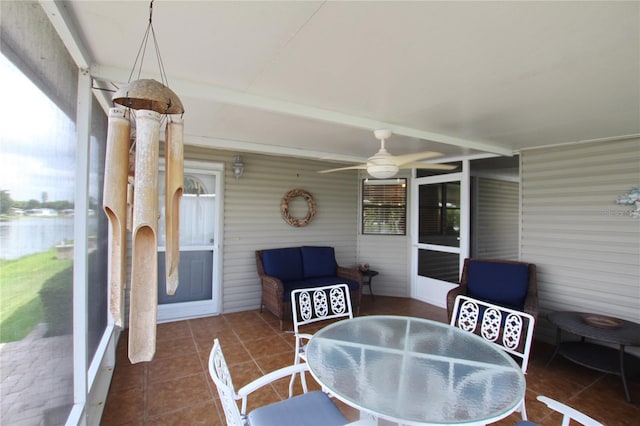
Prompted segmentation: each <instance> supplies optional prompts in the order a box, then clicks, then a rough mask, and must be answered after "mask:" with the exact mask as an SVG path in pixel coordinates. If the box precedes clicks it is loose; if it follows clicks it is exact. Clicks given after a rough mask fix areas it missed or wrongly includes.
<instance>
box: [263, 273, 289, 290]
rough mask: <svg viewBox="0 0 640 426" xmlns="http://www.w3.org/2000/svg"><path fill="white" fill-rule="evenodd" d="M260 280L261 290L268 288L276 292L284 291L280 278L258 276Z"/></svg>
mask: <svg viewBox="0 0 640 426" xmlns="http://www.w3.org/2000/svg"><path fill="white" fill-rule="evenodd" d="M260 280H261V281H262V288H263V289H264V288H268V289H270V290H273V291H277V290H278V289H282V290H284V284H283V283H282V280H281V279H280V278H277V277H273V276H271V275H260Z"/></svg>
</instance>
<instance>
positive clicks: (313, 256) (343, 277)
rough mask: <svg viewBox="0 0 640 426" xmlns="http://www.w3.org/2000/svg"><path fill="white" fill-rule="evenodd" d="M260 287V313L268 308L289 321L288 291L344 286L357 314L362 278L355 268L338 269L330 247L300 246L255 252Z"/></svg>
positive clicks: (282, 320) (289, 303) (289, 300)
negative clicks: (349, 292) (343, 284)
mask: <svg viewBox="0 0 640 426" xmlns="http://www.w3.org/2000/svg"><path fill="white" fill-rule="evenodd" d="M256 264H257V267H258V276H259V277H260V280H261V283H262V303H261V306H260V311H262V309H263V308H267V309H268V310H269V311H270V312H271V313H273V314H274V315H275V316H276V317H278V319H279V320H280V329H282V328H283V325H284V320H285V319H289V318H291V291H292V290H295V289H298V288H312V287H320V286H324V285H330V284H339V283H345V284H347V285H349V290H350V291H351V304H352V306H353V310H354V312H358V306H359V305H360V299H361V297H362V274H361V272H360V271H359V270H358V269H357V268H346V267H342V266H338V264H337V262H336V258H335V252H334V249H333V247H325V246H301V247H287V248H277V249H268V250H257V251H256Z"/></svg>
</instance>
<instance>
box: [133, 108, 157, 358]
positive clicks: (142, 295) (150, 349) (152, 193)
mask: <svg viewBox="0 0 640 426" xmlns="http://www.w3.org/2000/svg"><path fill="white" fill-rule="evenodd" d="M160 117H161V115H160V114H158V113H157V112H154V111H148V110H140V111H137V112H136V169H135V178H134V193H133V235H132V241H133V246H132V260H131V302H130V307H129V360H130V361H131V362H132V363H134V364H135V363H137V362H145V361H151V360H152V359H153V355H154V354H155V350H156V320H157V315H158V250H157V242H158V239H157V226H158V152H159V150H160V148H159V140H160V138H159V135H160Z"/></svg>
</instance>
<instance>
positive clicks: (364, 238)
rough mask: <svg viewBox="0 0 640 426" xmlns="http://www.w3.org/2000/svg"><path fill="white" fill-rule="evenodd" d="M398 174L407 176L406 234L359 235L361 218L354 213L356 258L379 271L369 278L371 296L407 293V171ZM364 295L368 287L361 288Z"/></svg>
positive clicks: (359, 182)
mask: <svg viewBox="0 0 640 426" xmlns="http://www.w3.org/2000/svg"><path fill="white" fill-rule="evenodd" d="M366 177H367V173H366V172H361V174H360V176H359V179H358V185H362V180H363V179H365V178H366ZM398 177H399V178H407V235H363V234H362V233H361V232H360V228H361V226H362V224H361V221H362V218H361V217H360V216H358V232H359V235H358V261H359V263H368V264H369V267H370V268H371V269H373V270H375V271H378V272H379V273H380V275H378V276H376V277H374V278H373V280H372V281H371V283H372V287H373V294H374V296H375V295H376V294H379V295H382V296H395V297H409V296H410V295H411V276H410V275H409V265H410V259H411V251H410V250H411V247H410V242H411V239H410V236H409V232H410V225H409V224H410V218H411V216H410V212H411V190H410V189H409V188H410V185H411V174H410V173H409V172H408V171H405V170H402V171H401V172H400V173H399V174H398ZM361 189H362V188H360V192H359V193H358V194H359V195H358V197H359V198H360V199H361V198H362V195H361ZM360 202H361V200H359V203H360ZM360 204H361V203H360ZM364 294H369V288H367V287H365V288H364Z"/></svg>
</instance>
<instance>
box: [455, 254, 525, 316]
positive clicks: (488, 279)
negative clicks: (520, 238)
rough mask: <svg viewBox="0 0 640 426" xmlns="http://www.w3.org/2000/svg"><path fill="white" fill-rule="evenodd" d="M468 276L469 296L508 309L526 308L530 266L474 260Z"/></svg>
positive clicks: (470, 265)
mask: <svg viewBox="0 0 640 426" xmlns="http://www.w3.org/2000/svg"><path fill="white" fill-rule="evenodd" d="M467 274H468V276H467V286H468V288H469V296H471V297H473V298H476V299H480V300H484V301H487V302H491V303H495V304H497V305H501V306H505V307H507V308H512V309H517V310H522V309H523V308H524V301H525V298H526V296H527V290H528V288H529V267H528V265H525V264H516V263H513V264H512V263H497V262H485V261H480V260H472V261H470V262H469V270H468V272H467Z"/></svg>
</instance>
